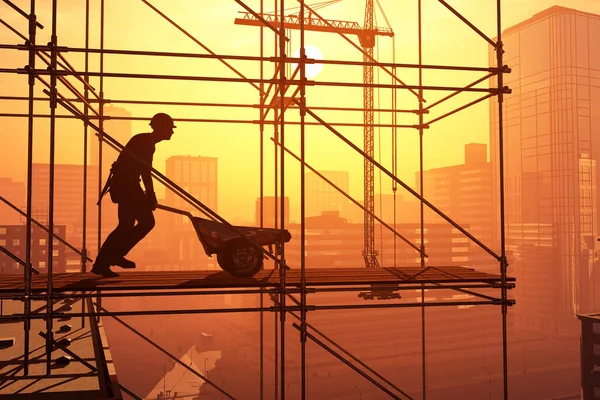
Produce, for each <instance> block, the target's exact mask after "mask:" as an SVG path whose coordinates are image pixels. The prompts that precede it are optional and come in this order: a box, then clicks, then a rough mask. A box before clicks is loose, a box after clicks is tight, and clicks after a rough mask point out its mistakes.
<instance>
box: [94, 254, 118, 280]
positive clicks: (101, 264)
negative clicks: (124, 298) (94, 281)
mask: <svg viewBox="0 0 600 400" xmlns="http://www.w3.org/2000/svg"><path fill="white" fill-rule="evenodd" d="M90 272H91V273H93V274H96V275H102V276H104V277H106V278H114V277H117V276H119V274H117V273H116V272H113V271H111V270H110V264H109V263H107V262H106V261H104V257H101V256H98V257H96V261H95V262H94V266H93V267H92V269H91V270H90Z"/></svg>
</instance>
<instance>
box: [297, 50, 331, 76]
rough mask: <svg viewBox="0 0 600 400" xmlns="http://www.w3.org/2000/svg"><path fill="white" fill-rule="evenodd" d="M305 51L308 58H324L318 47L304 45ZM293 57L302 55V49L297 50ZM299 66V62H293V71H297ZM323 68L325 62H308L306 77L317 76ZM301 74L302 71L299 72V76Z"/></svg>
mask: <svg viewBox="0 0 600 400" xmlns="http://www.w3.org/2000/svg"><path fill="white" fill-rule="evenodd" d="M304 51H305V52H306V58H312V59H315V60H322V59H323V55H322V54H321V52H320V51H319V49H317V48H316V47H313V46H304ZM292 57H294V58H299V57H300V49H298V50H296V51H295V52H294V55H293V56H292ZM297 66H298V64H292V71H295V70H296V67H297ZM322 69H323V64H306V77H307V78H308V79H312V78H314V77H315V76H317V75H318V74H319V72H321V70H322ZM299 75H300V73H299V72H298V76H299Z"/></svg>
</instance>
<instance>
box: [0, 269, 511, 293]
mask: <svg viewBox="0 0 600 400" xmlns="http://www.w3.org/2000/svg"><path fill="white" fill-rule="evenodd" d="M117 270H118V271H119V273H120V276H119V277H115V278H104V277H99V276H98V275H94V274H91V273H85V274H84V273H63V274H54V275H53V279H52V281H53V287H54V292H55V293H60V292H72V291H93V290H99V289H101V290H118V291H123V290H186V289H216V288H220V289H225V288H260V287H263V288H269V287H279V271H278V270H262V271H259V272H258V273H257V274H256V275H255V276H254V277H252V278H234V277H232V276H231V275H229V274H228V273H226V272H224V271H160V272H157V271H126V272H122V270H119V269H117V268H115V271H117ZM500 280H501V277H500V275H499V274H488V273H484V272H478V271H476V270H474V269H471V268H465V267H426V268H419V267H398V268H369V269H367V268H345V269H342V268H328V269H325V268H323V269H320V268H311V269H307V270H306V283H307V286H309V287H315V286H340V285H345V286H348V285H369V284H394V285H395V284H398V285H406V284H421V283H439V284H452V286H453V287H460V284H473V283H482V284H494V283H499V282H500ZM514 281H515V279H514V278H510V277H508V278H507V282H514ZM47 282H48V275H45V274H40V275H36V276H33V277H32V283H31V289H32V292H33V293H41V292H44V291H46V287H47ZM299 285H300V270H296V269H294V270H290V271H287V274H286V286H289V287H294V286H299ZM24 290H25V284H24V279H23V275H3V276H2V280H1V282H0V293H4V294H7V293H23V291H24Z"/></svg>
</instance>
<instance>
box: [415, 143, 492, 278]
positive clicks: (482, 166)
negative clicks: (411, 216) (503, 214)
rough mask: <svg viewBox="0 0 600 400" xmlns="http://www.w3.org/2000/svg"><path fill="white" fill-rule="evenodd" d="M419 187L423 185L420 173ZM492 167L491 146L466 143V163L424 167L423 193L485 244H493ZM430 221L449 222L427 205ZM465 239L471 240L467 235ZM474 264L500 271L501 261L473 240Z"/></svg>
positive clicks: (471, 258) (474, 265)
mask: <svg viewBox="0 0 600 400" xmlns="http://www.w3.org/2000/svg"><path fill="white" fill-rule="evenodd" d="M415 175H416V183H417V191H419V187H420V179H419V173H418V172H417V173H416V174H415ZM492 184H493V181H492V167H491V165H490V163H489V162H488V161H487V146H486V145H485V144H482V143H470V144H467V145H465V163H464V164H459V165H452V166H448V167H441V168H434V169H430V170H427V171H423V197H424V198H425V199H426V200H427V201H429V202H430V203H431V204H433V205H434V206H435V207H436V208H437V209H439V210H440V211H441V212H443V213H444V214H445V215H446V216H448V217H449V218H450V219H452V220H453V221H454V222H456V223H457V224H459V225H460V226H461V227H463V228H464V229H465V230H466V231H467V232H469V233H470V234H471V235H473V236H474V237H475V238H476V239H478V240H479V241H480V242H482V243H483V244H484V245H486V246H488V247H490V246H491V244H492V213H491V209H490V207H491V204H492V195H493V193H492ZM424 209H425V210H426V211H425V215H426V224H428V223H429V222H431V221H432V222H436V223H446V224H449V222H447V221H445V219H443V218H442V217H441V216H440V215H439V214H437V213H435V212H434V211H432V210H430V209H429V207H427V206H425V208H424ZM463 238H464V239H465V240H469V241H470V239H468V238H467V237H466V236H464V235H463ZM472 252H473V254H472V255H471V257H470V262H471V263H473V264H472V265H470V267H472V268H477V269H478V270H484V271H487V270H488V268H494V269H495V271H494V272H497V271H498V262H497V261H496V260H494V258H493V257H492V256H491V255H489V254H487V252H485V250H483V249H482V248H481V247H480V246H478V245H477V244H476V243H472Z"/></svg>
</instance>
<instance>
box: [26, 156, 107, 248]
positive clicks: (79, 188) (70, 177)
mask: <svg viewBox="0 0 600 400" xmlns="http://www.w3.org/2000/svg"><path fill="white" fill-rule="evenodd" d="M97 179H98V168H97V167H93V166H88V173H87V182H88V185H87V199H86V203H87V216H88V218H87V221H86V222H87V223H86V227H87V232H88V240H87V248H88V251H90V252H91V254H95V253H96V249H97V244H96V243H97V240H96V238H97V232H96V231H97V227H98V224H97V217H96V216H97V206H96V203H97V201H98V187H97V186H96V183H97ZM31 187H32V203H31V205H32V217H33V218H34V219H36V220H37V221H38V222H39V223H42V224H48V216H49V204H50V202H49V188H50V164H38V163H34V164H33V165H32V186H31ZM109 202H110V201H106V199H105V200H104V203H103V204H107V203H109ZM111 204H112V203H111ZM54 224H55V225H65V226H66V235H67V236H68V237H69V242H70V244H72V245H73V246H75V247H77V248H80V246H81V245H82V237H83V166H82V165H75V164H55V165H54ZM105 229H114V226H112V227H105Z"/></svg>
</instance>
